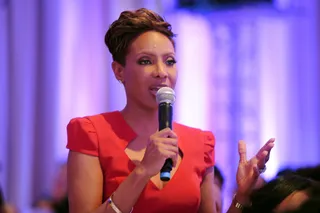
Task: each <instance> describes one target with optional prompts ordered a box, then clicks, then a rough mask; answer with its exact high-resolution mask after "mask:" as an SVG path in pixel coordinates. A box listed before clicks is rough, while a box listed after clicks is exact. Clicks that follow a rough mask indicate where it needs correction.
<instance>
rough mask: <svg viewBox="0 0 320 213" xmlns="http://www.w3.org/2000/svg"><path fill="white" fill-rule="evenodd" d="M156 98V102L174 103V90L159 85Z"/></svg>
mask: <svg viewBox="0 0 320 213" xmlns="http://www.w3.org/2000/svg"><path fill="white" fill-rule="evenodd" d="M156 100H157V103H158V104H160V103H169V104H172V105H173V104H174V102H175V100H176V95H175V93H174V90H173V89H171V88H170V87H161V88H160V89H159V90H158V91H157V94H156Z"/></svg>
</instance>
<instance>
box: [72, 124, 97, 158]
mask: <svg viewBox="0 0 320 213" xmlns="http://www.w3.org/2000/svg"><path fill="white" fill-rule="evenodd" d="M67 135H68V142H67V148H68V149H69V150H72V151H75V152H80V153H83V154H88V155H93V156H99V146H98V137H97V132H96V130H95V128H94V126H93V124H92V122H91V121H90V120H89V119H88V118H73V119H71V121H70V122H69V124H68V125H67Z"/></svg>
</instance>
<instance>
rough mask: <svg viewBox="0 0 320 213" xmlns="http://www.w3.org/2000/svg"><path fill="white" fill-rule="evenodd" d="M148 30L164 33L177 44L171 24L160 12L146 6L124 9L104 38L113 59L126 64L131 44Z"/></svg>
mask: <svg viewBox="0 0 320 213" xmlns="http://www.w3.org/2000/svg"><path fill="white" fill-rule="evenodd" d="M148 31H156V32H159V33H162V34H163V35H165V36H167V37H168V38H169V39H170V41H171V42H172V44H173V45H174V46H175V43H174V40H173V37H175V34H174V33H173V32H172V31H171V24H169V23H168V22H166V21H165V20H164V19H163V17H161V16H160V15H159V14H157V13H155V12H153V11H151V10H148V9H146V8H141V9H138V10H134V11H129V10H127V11H123V12H122V13H121V14H120V16H119V18H118V19H117V20H116V21H114V22H113V23H112V24H111V25H110V27H109V29H108V31H107V33H106V35H105V38H104V40H105V43H106V45H107V46H108V49H109V52H110V53H111V54H112V58H113V60H114V61H117V62H119V63H120V64H122V65H125V58H126V56H127V54H128V48H129V45H130V44H131V43H132V41H133V40H134V39H135V38H137V37H138V36H139V35H141V34H142V33H145V32H148Z"/></svg>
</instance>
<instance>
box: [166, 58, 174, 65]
mask: <svg viewBox="0 0 320 213" xmlns="http://www.w3.org/2000/svg"><path fill="white" fill-rule="evenodd" d="M176 63H177V61H176V60H175V59H174V58H171V59H168V60H167V61H166V64H167V65H168V66H173V65H175V64H176Z"/></svg>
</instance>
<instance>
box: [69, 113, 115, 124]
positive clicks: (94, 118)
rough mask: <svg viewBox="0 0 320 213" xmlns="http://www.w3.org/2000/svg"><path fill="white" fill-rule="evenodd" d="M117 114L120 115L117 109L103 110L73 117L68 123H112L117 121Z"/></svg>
mask: <svg viewBox="0 0 320 213" xmlns="http://www.w3.org/2000/svg"><path fill="white" fill-rule="evenodd" d="M119 116H121V115H120V112H119V111H111V112H103V113H99V114H92V115H86V116H78V117H74V118H72V119H71V120H70V123H79V122H80V123H92V124H101V123H109V124H112V123H117V122H119Z"/></svg>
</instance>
